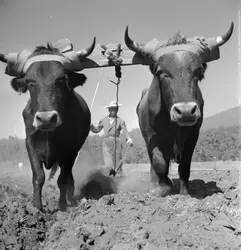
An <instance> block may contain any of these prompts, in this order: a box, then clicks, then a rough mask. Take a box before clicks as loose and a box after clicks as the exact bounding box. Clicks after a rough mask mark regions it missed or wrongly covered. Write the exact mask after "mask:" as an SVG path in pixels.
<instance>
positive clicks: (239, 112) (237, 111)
mask: <svg viewBox="0 0 241 250" xmlns="http://www.w3.org/2000/svg"><path fill="white" fill-rule="evenodd" d="M235 125H241V106H237V107H234V108H231V109H228V110H225V111H223V112H220V113H218V114H216V115H213V116H209V117H206V118H205V119H204V121H203V125H202V130H206V129H209V128H218V127H221V126H223V127H229V126H235Z"/></svg>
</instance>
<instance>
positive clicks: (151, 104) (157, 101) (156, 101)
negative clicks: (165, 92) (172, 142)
mask: <svg viewBox="0 0 241 250" xmlns="http://www.w3.org/2000/svg"><path fill="white" fill-rule="evenodd" d="M147 101H148V109H149V116H150V122H151V125H152V126H154V124H155V119H156V117H157V115H158V114H159V112H160V111H161V90H160V82H159V79H158V77H156V76H155V75H154V77H153V80H152V83H151V86H150V88H149V93H148V98H147Z"/></svg>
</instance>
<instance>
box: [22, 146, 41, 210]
mask: <svg viewBox="0 0 241 250" xmlns="http://www.w3.org/2000/svg"><path fill="white" fill-rule="evenodd" d="M26 148H27V151H28V155H29V160H30V164H31V168H32V173H33V177H32V183H33V205H34V206H35V207H36V208H37V209H39V210H40V211H43V207H42V188H43V185H44V182H45V173H44V170H43V165H42V163H41V161H40V160H39V158H38V156H37V154H36V152H35V151H34V149H33V146H32V145H31V143H30V142H29V141H27V143H26Z"/></svg>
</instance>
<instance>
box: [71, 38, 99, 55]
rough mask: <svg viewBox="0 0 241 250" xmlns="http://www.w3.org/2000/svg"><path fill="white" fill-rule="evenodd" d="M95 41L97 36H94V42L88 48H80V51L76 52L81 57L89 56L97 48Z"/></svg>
mask: <svg viewBox="0 0 241 250" xmlns="http://www.w3.org/2000/svg"><path fill="white" fill-rule="evenodd" d="M95 41H96V38H95V37H94V40H93V42H92V44H91V45H90V46H89V47H88V48H87V49H84V50H80V51H77V52H76V53H77V54H78V56H79V58H80V59H81V58H85V57H87V56H89V55H90V54H91V53H92V52H93V50H94V48H95Z"/></svg>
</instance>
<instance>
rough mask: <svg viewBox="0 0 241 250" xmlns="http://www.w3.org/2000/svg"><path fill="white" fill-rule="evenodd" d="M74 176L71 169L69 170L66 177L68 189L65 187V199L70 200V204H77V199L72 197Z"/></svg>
mask: <svg viewBox="0 0 241 250" xmlns="http://www.w3.org/2000/svg"><path fill="white" fill-rule="evenodd" d="M74 189H75V187H74V177H73V173H72V169H71V171H70V172H69V177H68V189H67V200H68V201H69V202H70V204H71V205H72V206H75V205H77V201H76V200H75V199H74V198H73V196H74Z"/></svg>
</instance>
